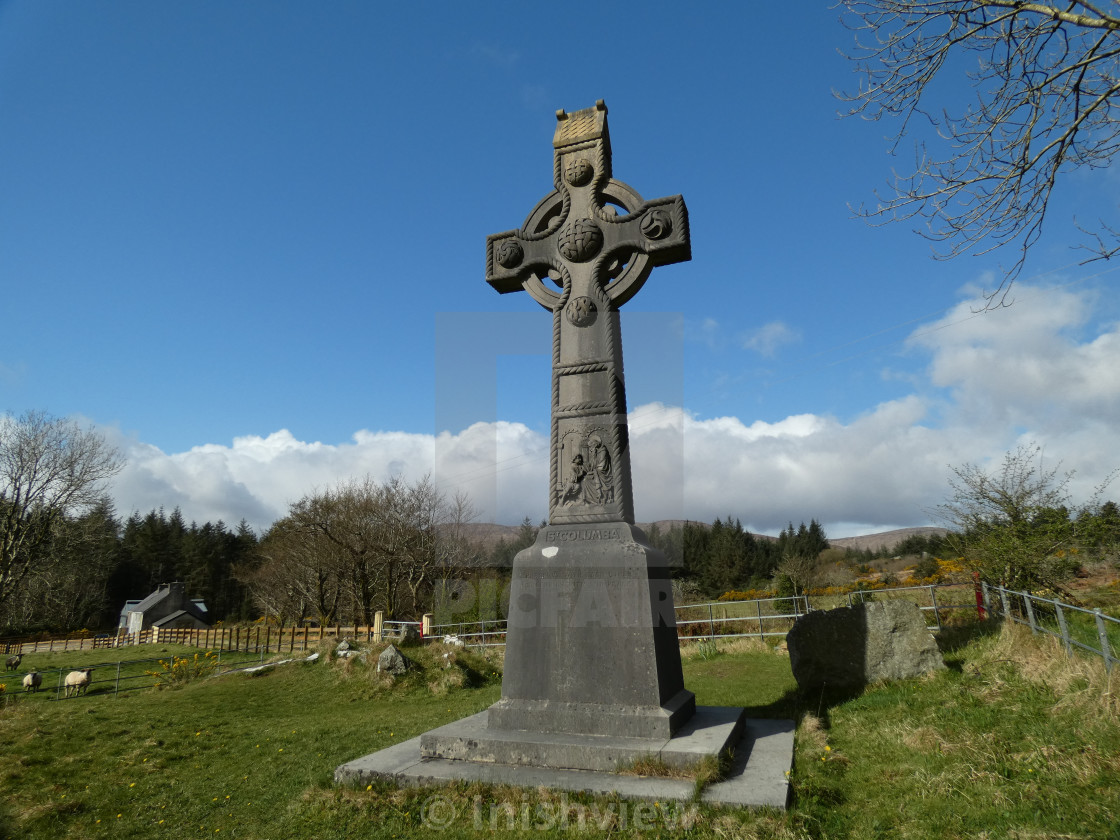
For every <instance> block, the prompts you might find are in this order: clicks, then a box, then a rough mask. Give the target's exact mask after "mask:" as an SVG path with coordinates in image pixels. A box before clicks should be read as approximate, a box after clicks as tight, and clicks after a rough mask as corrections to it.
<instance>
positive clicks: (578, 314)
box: [567, 296, 598, 327]
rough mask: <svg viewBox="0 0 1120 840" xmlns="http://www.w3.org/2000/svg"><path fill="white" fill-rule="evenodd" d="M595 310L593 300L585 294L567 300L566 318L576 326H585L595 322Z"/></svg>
mask: <svg viewBox="0 0 1120 840" xmlns="http://www.w3.org/2000/svg"><path fill="white" fill-rule="evenodd" d="M597 311H598V310H597V308H596V306H595V301H593V300H592V299H591V298H589V297H587V296H582V297H577V298H572V299H571V300H570V301H569V302H568V308H567V315H568V320H569V321H570V322H571V323H572V324H574V325H575V326H577V327H586V326H590V325H591V324H593V323H595V314H596V312H597Z"/></svg>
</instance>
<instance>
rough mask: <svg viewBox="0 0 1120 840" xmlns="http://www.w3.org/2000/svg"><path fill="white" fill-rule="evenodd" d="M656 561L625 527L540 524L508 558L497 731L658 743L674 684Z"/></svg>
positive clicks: (676, 708) (673, 633)
mask: <svg viewBox="0 0 1120 840" xmlns="http://www.w3.org/2000/svg"><path fill="white" fill-rule="evenodd" d="M668 565H669V564H668V561H667V560H666V558H665V555H663V554H662V553H661V552H660V551H658V550H657V549H655V548H653V547H652V546H650V545H649V543H648V541H647V540H646V536H645V534H643V533H642V531H641V530H640V529H639V528H636V527H634V526H633V525H630V524H628V523H626V522H599V523H595V524H590V525H549V526H546V527H544V528H541V530H540V531H539V532H538V534H537V540H536V542H535V543H534V544H533V545H532V546H530V547H529V548H526V549H525V550H524V551H522V552H520V553H519V554H518V555H517V557H516V558H515V559H514V563H513V579H512V581H511V583H510V598H509V619H508V622H507V631H506V658H505V668H504V675H503V677H502V699H501V700H499V701H498V702H497V703H495V704H494V705H493V706H492V707H491V708H490V718H489V726H490V728H491V729H498V730H529V731H534V732H565V733H569V734H579V735H611V736H617V737H623V738H648V739H657V738H660V739H663V740H664V739H668V738H669V737H670V736H672V734H673V733H674V732H675V731H676V730H677V729H679V728H680V727H681V726H683V725H684V724H685V723H686V722H687V721H688V719H689V717H691V716H692V713H693V710H694V709H695V708H696V700H695V698H694V697H693V695H692V692H690V691H687V690H686V689H685V687H684V677H683V674H682V672H681V657H680V648H679V646H678V642H677V623H676V613H675V612H674V610H673V588H672V580H671V579H670V575H669V571H670V570H669V568H668Z"/></svg>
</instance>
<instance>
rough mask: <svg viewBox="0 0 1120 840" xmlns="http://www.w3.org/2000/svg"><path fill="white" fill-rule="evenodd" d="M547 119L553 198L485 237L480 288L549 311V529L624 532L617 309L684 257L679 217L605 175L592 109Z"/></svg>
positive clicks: (600, 109) (604, 140)
mask: <svg viewBox="0 0 1120 840" xmlns="http://www.w3.org/2000/svg"><path fill="white" fill-rule="evenodd" d="M556 119H557V126H556V134H555V136H554V138H553V141H552V145H553V148H554V150H555V158H554V165H553V176H554V183H555V185H556V189H555V190H553V191H552V192H551V193H549V194H548V195H546V196H545V197H544V198H543V199H542V200H541V201H540V203H538V204H537V206H536V207H535V208H533V211H532V212H531V213H530V214H529V216H528V218H527V219H526V221H525V224H524V225H523V226H522V227H521V229H520V230H511V231H508V232H506V233H498V234H494V235H493V236H490V237H487V240H486V281H487V282H488V283H489V284H490V285H491V286H493V287H494V288H495V289H497V290H498V291H499V292H500V293H502V294H505V293H507V292H517V291H521V290H522V289H524V290H525V291H527V292H528V293H529V294H530V295H532V297H533V299H534V300H536V301H537V302H538V303H539V304H541V306H543V307H545V308H546V309H548V310H550V311H551V312H552V313H553V316H552V324H553V325H552V335H553V343H552V447H551V453H552V463H551V468H550V473H551V476H550V480H549V523H550V524H553V525H561V524H572V523H594V522H627V523H630V524H633V522H634V499H633V491H632V487H631V479H630V448H629V440H628V433H627V424H626V391H625V387H624V380H623V368H622V340H621V331H620V327H619V311H618V308H619V307H620V306H621V305H622V304H624V303H626V301H628V300H630V298H632V297H633V296H634V295H635V294H636V293H637V292H638V290H639V289H640V288H641V287H642V284H643V283H645V281H646V279H647V278H648V277H649V275H650V272H651V271H652V270H653V268H654V267H655V266H659V265H665V264H668V263H675V262H684V261H686V260H689V259H691V249H690V244H689V237H688V211H687V210H686V208H685V205H684V199H682V198H681V197H680V196H679V195H676V196H672V197H670V198H659V199H654V200H652V201H644V200H643V199H642V197H641V196H640V195H639V194H638V193H637V191H635V190H634V189H632V188H631V187H629V186H627V185H626V184H624V183H622V182H621V181H616V180H614V179H613V178H612V177H611V144H610V135H609V134H608V132H607V107H606V105H605V104H604V103H603V101H602V100H599V101H598V102H597V103H596V104H595V107H593V108H588V109H586V110H583V111H576V112H574V113H571V114H568V113H565V112H564V111H557V113H556ZM619 211H621V212H619ZM552 285H554V286H555V288H551V287H550V286H552Z"/></svg>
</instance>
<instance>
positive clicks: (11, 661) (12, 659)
mask: <svg viewBox="0 0 1120 840" xmlns="http://www.w3.org/2000/svg"><path fill="white" fill-rule="evenodd" d="M22 661H23V654H22V653H17V654H16V655H15V656H9V657H8V661H7V662H5V663H4V670H5V671H14V670H16V669H17V668H19V663H20V662H22Z"/></svg>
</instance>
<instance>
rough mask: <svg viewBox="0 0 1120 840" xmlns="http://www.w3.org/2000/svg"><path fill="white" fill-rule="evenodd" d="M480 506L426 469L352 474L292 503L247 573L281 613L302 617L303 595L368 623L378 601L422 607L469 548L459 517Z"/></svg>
mask: <svg viewBox="0 0 1120 840" xmlns="http://www.w3.org/2000/svg"><path fill="white" fill-rule="evenodd" d="M473 515H474V514H473V510H472V508H471V504H470V502H469V500H468V499H466V498H465V497H463V496H456V497H455V499H453V500H452V501H450V502H449V501H448V500H447V499H446V498H445V497H444V496H443V494H442V493H440V492H439V491H438V489H437V488H436V487H435V485H434V484H433V483H432V482H431V481H430V480H429V479H427V478H424V479H421V480H420V481H417V482H415V483H412V484H409V483H407V482H406V481H404V480H403V479H401V478H399V477H396V478H393V479H390V480H389V481H387V482H385V483H384V484H378V483H377V482H376V481H374V480H372V479H370V478H368V477H367V478H364V479H361V480H352V481H345V482H342V483H340V484H338V485H337V486H336V487H333V488H331V489H328V490H325V491H320V492H316V493H312V494H309V495H307V496H304V497H303V498H302V499H300V500H299V501H298V502H296V503H295V504H293V505H292V506H291V508H290V510H289V512H288V515H287V516H286V517H284V518H283V519H282V520H280V521H279V522H277V523H276V524H275V525H274V526H273V528H272V529H271V530H270V532H269V534H268V535H266V537H265V539H264V540H263V541H262V543H261V547H260V549H259V551H258V563H257V564H256V565H255V566H254V567H252V568H249V569H245V570H242V572H241V573H240V575H239V577H240V579H241V580H243V581H244V582H245V583H246V584H247V585H248V586H249V587H250V590H251V591H252V592H253V594H254V597H255V598H256V600H257V603H258V604H259V605H260V606H261V607H262V608H263V609H265V610H266V611H269V612H272V613H273V614H279V615H290V616H293V617H295V615H296V614H297V612H298V610H297V609H296V606H297V605H299V604H304V605H307V606H310V607H311V608H312V609H313V610H314V611H315V612H316V613H317V614H318V616H319V620H320V621H331V620H334V617H335V615H336V614H337V613H341V614H343V615H348V616H351V617H352V618H353V620H354V621H356V622H362V623H365V624H369V623H370V622H372V620H373V614H374V612H375V611H377V610H383V611H384V613H385V615H386V617H387V618H394V617H396V616H398V615H400V614H402V613H405V612H417V611H419V610H420V609H421V608H422V607H423V606H424V605H425V604H426V601H427V600H428V598H429V596H430V593H431V589H432V586H433V585H434V584H435V582H436V581H437V580H438V579H439V578H441V577H448V576H450V575H452V574H455V573H456V569H457V568H458V567H459V565H460V564H461V563H462V560H463V557H465V556H468V555H469V554H470V547H469V545H468V544H467V543H466V542H465V541H464V538H463V535H462V528H461V527H460V526H461V525H462V524H464V522H465V521H466V520H467V519H469V518H473Z"/></svg>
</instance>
